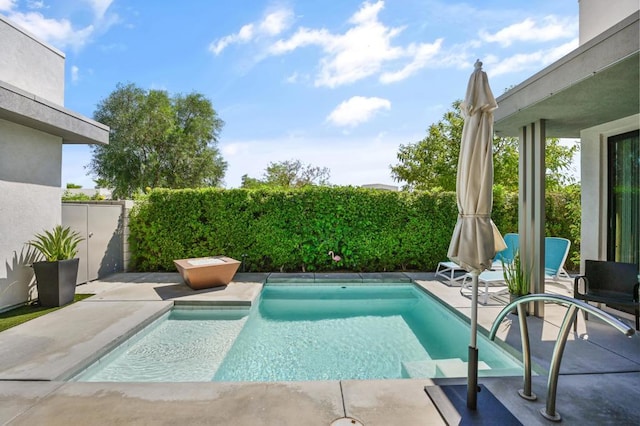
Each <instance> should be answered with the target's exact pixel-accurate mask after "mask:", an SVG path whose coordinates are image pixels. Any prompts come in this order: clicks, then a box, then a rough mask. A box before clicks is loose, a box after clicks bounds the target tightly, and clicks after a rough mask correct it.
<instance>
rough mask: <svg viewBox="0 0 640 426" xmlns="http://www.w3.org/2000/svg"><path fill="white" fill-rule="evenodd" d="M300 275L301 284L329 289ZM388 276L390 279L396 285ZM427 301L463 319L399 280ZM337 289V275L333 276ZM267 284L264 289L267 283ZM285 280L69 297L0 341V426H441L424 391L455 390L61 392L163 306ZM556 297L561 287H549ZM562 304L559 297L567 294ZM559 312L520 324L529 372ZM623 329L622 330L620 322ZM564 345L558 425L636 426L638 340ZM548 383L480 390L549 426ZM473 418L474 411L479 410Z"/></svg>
mask: <svg viewBox="0 0 640 426" xmlns="http://www.w3.org/2000/svg"><path fill="white" fill-rule="evenodd" d="M309 275H310V274H305V279H306V280H307V282H310V281H311V282H318V283H322V282H323V281H326V280H327V279H332V278H334V277H332V276H329V275H328V274H311V275H310V276H309ZM396 275H397V274H396ZM399 276H400V277H401V278H403V280H404V279H406V280H409V279H412V280H415V282H416V283H417V284H418V285H420V286H421V287H423V288H424V289H425V290H426V291H428V292H429V293H431V294H433V295H434V296H435V297H437V298H439V299H441V300H442V301H443V302H444V303H446V304H448V305H449V306H451V307H452V308H453V309H455V310H457V311H458V312H460V314H461V315H463V316H469V315H470V305H471V303H470V301H469V299H468V298H466V297H464V296H462V295H460V292H459V290H458V288H455V287H449V286H447V285H445V284H444V283H443V282H442V281H440V280H437V279H434V275H433V274H432V273H407V274H401V275H399ZM335 277H336V278H338V279H339V278H340V276H339V275H336V276H335ZM391 277H393V278H394V279H396V278H398V277H396V276H392V275H385V274H373V275H371V276H367V277H365V276H364V275H361V274H346V275H345V277H342V278H344V280H345V282H349V283H352V284H354V283H355V284H358V283H359V282H360V281H359V280H363V279H364V280H367V279H371V280H377V282H384V281H385V280H386V281H388V280H389V279H392V278H391ZM268 278H269V280H268ZM291 278H292V277H291V276H290V275H287V276H283V275H281V274H273V275H272V276H269V275H268V274H243V273H239V274H236V276H235V277H234V281H233V282H232V283H231V284H230V285H228V286H226V287H223V288H215V289H210V290H199V291H194V290H192V289H190V288H189V287H187V286H186V285H184V284H183V283H182V282H181V279H180V276H179V275H178V274H177V273H153V274H149V273H127V274H116V275H113V276H111V277H109V278H107V279H103V280H99V281H95V282H91V283H88V284H84V285H82V286H79V287H78V290H77V291H78V292H79V293H94V294H95V295H94V296H92V297H90V298H88V299H85V300H84V301H81V302H78V303H75V304H73V305H70V306H67V307H65V308H63V309H60V310H58V311H56V312H53V313H51V314H48V315H46V316H44V317H40V318H38V319H35V320H32V321H30V322H28V323H25V324H22V325H20V326H18V327H14V328H12V329H9V330H6V331H4V332H2V333H0V422H2V423H3V424H12V425H34V424H47V425H69V424H82V425H85V424H87V425H89V424H90V425H101V424H104V425H107V424H108V425H112V424H127V425H129V424H144V425H147V424H189V425H200V424H202V425H204V424H206V425H218V424H220V425H300V424H304V425H329V424H331V422H332V421H334V420H336V419H338V418H341V417H344V416H349V417H353V418H356V419H358V420H359V421H360V422H362V423H363V424H365V425H385V426H387V425H392V426H393V425H403V426H404V425H407V426H411V425H442V424H445V421H444V420H443V419H442V417H441V416H440V415H439V413H438V411H437V408H436V407H435V406H434V405H433V403H432V402H431V400H430V399H429V397H428V396H427V395H426V394H425V392H424V390H423V389H424V386H427V385H433V384H444V383H465V380H464V379H456V380H445V381H437V383H434V381H432V380H428V379H403V380H343V381H319V382H283V383H218V382H210V383H86V382H85V383H83V382H68V381H65V380H66V379H67V378H69V376H70V375H72V374H73V373H74V372H75V371H77V369H78V367H83V366H86V365H88V364H90V363H91V362H93V361H94V360H95V359H97V358H98V357H99V356H101V355H103V354H104V353H106V352H107V351H108V350H109V349H110V348H112V347H114V346H116V345H117V344H119V343H120V342H121V341H123V340H124V339H126V338H127V337H129V336H130V335H132V334H133V333H135V332H136V331H137V330H138V329H139V327H140V325H141V324H146V323H149V322H151V321H153V319H155V318H157V317H158V316H160V315H162V313H164V312H166V311H167V310H168V309H170V308H171V306H172V305H173V304H174V303H175V304H180V303H190V304H193V303H203V304H204V303H206V304H218V305H239V304H240V305H242V304H244V305H248V304H251V303H252V302H253V301H254V300H255V298H256V297H257V296H258V295H259V293H260V290H261V289H262V286H263V283H264V282H265V281H267V280H268V281H269V282H270V283H274V284H275V283H277V282H278V281H279V282H280V283H283V282H286V281H287V280H288V279H291ZM551 288H552V289H553V290H554V291H557V292H559V293H562V292H564V291H565V290H564V289H563V288H562V287H561V286H551ZM565 294H566V293H565ZM504 302H505V300H500V299H490V301H489V303H488V304H487V305H486V306H484V305H481V306H480V309H479V314H478V321H479V324H480V327H481V332H485V333H486V332H487V330H488V329H489V328H490V327H491V324H492V323H493V320H494V319H495V317H496V316H497V314H498V312H499V311H500V310H501V308H502V306H504ZM565 310H566V308H563V307H560V306H556V305H547V306H546V308H545V312H546V319H545V320H544V321H543V320H541V319H539V318H536V317H533V316H531V317H529V318H528V326H529V332H530V336H531V346H532V358H533V362H534V363H535V364H536V365H538V366H539V367H542V368H543V369H546V368H548V366H549V362H550V359H551V353H552V350H553V346H554V344H555V338H556V335H557V332H558V324H559V323H560V321H561V320H562V315H563V314H564V311H565ZM509 317H513V318H509V319H507V320H506V321H504V322H503V324H501V327H500V331H499V333H498V338H499V339H502V340H504V341H505V342H506V343H508V344H509V345H511V346H512V347H513V348H514V350H516V351H518V353H519V349H520V335H519V329H518V322H517V320H516V317H515V316H511V315H509ZM627 320H629V322H631V321H630V319H629V318H628V317H627ZM579 325H580V327H579V329H578V333H577V335H573V334H572V335H571V336H570V340H569V341H568V342H567V346H566V349H565V355H564V357H563V362H562V366H561V376H560V379H559V383H558V397H557V404H556V408H557V410H558V411H559V412H560V413H561V415H562V417H563V421H562V424H566V425H572V424H580V425H591V424H593V425H606V424H610V425H627V424H628V425H636V424H638V423H639V420H640V404H639V402H638V401H640V336H637V335H636V336H633V337H632V338H626V337H624V336H623V335H622V334H620V333H618V332H617V331H615V330H613V329H612V328H610V327H607V326H605V325H603V324H602V323H600V322H599V321H597V320H590V321H589V322H588V323H587V324H586V325H585V323H584V321H583V320H582V319H580V322H579ZM546 380H547V376H546V373H545V372H544V371H543V372H542V374H541V375H538V376H535V377H534V379H533V391H534V392H535V393H536V394H537V395H538V400H537V401H534V402H527V401H525V400H523V399H521V398H520V397H519V396H518V395H517V390H518V389H520V388H521V387H522V379H521V378H518V377H506V378H502V377H492V378H480V383H482V384H484V385H485V386H486V387H487V388H488V389H489V390H490V391H491V392H492V393H493V394H494V395H495V396H496V397H497V398H498V399H499V400H500V401H502V403H503V404H504V405H505V406H506V407H507V408H508V409H509V410H510V411H511V412H512V413H513V414H514V415H515V416H516V417H517V418H518V419H519V420H520V421H521V422H522V423H523V424H525V425H538V424H539V425H546V424H551V423H550V422H549V421H547V420H545V419H543V418H542V416H540V414H539V413H538V410H539V409H540V408H542V407H544V405H545V402H546ZM479 409H480V410H481V409H482V407H479Z"/></svg>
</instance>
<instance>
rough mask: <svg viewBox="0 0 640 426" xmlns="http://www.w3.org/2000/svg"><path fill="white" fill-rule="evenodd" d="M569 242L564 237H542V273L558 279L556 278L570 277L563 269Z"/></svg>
mask: <svg viewBox="0 0 640 426" xmlns="http://www.w3.org/2000/svg"><path fill="white" fill-rule="evenodd" d="M570 247H571V242H570V241H569V240H567V239H566V238H559V237H546V238H545V239H544V275H545V278H551V279H552V280H554V281H558V278H571V277H570V276H569V274H567V271H565V269H564V262H565V261H566V260H567V256H568V255H569V248H570Z"/></svg>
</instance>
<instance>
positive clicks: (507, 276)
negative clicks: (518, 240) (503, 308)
mask: <svg viewBox="0 0 640 426" xmlns="http://www.w3.org/2000/svg"><path fill="white" fill-rule="evenodd" d="M502 269H503V270H504V280H505V282H506V283H507V287H508V289H509V299H510V300H509V302H513V301H514V300H516V299H517V298H518V297H521V296H525V295H527V294H529V288H530V284H531V282H530V281H531V274H530V273H529V272H528V271H527V270H526V269H525V268H524V265H523V264H522V259H521V257H520V252H519V251H518V250H516V251H515V253H514V255H513V261H511V262H509V263H505V262H504V261H503V262H502Z"/></svg>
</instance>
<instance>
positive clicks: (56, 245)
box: [28, 225, 84, 262]
mask: <svg viewBox="0 0 640 426" xmlns="http://www.w3.org/2000/svg"><path fill="white" fill-rule="evenodd" d="M83 240H84V238H82V237H81V236H80V234H79V233H78V232H77V231H72V230H71V228H69V227H63V226H62V225H57V226H56V227H54V228H53V231H46V230H45V231H44V232H43V233H42V234H36V236H35V239H34V240H32V241H29V243H28V244H29V245H30V246H32V247H34V248H35V249H36V250H38V251H39V252H40V253H41V254H42V256H44V258H45V260H46V261H47V262H56V261H58V260H67V259H73V258H74V257H75V256H76V254H77V253H78V244H80V242H81V241H83Z"/></svg>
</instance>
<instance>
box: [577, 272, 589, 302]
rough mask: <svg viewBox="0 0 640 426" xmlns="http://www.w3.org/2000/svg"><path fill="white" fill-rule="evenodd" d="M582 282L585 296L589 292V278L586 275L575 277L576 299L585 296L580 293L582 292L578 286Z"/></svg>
mask: <svg viewBox="0 0 640 426" xmlns="http://www.w3.org/2000/svg"><path fill="white" fill-rule="evenodd" d="M580 280H583V281H584V292H585V294H586V293H588V292H589V287H588V282H589V281H588V280H587V277H586V276H584V275H578V276H577V277H575V278H574V279H573V297H574V298H576V297H577V296H578V295H580V296H584V294H582V293H580V290H578V284H579V283H580Z"/></svg>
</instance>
